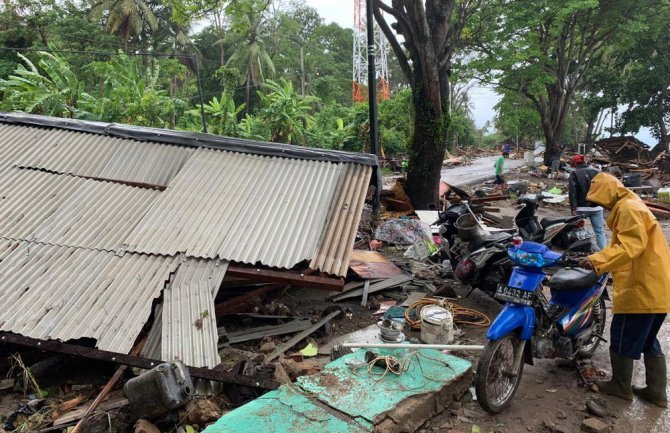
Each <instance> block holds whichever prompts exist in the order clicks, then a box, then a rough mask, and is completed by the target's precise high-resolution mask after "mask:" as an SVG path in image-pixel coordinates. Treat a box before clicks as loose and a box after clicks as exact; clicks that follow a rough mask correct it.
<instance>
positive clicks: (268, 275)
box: [226, 265, 344, 290]
mask: <svg viewBox="0 0 670 433" xmlns="http://www.w3.org/2000/svg"><path fill="white" fill-rule="evenodd" d="M226 276H231V277H241V278H247V279H249V280H254V281H263V282H267V283H278V284H290V285H292V286H296V287H305V288H308V289H324V290H342V287H344V279H343V278H334V277H322V276H319V275H307V273H305V272H303V273H296V272H292V271H283V272H282V271H273V270H270V269H264V268H253V267H249V266H236V265H231V266H228V270H227V271H226Z"/></svg>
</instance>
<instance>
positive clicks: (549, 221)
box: [540, 216, 574, 229]
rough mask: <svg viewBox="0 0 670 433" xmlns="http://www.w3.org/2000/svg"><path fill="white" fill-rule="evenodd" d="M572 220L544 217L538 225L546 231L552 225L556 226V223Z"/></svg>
mask: <svg viewBox="0 0 670 433" xmlns="http://www.w3.org/2000/svg"><path fill="white" fill-rule="evenodd" d="M571 218H574V217H571V216H569V217H546V218H542V221H540V225H541V226H542V228H543V229H546V228H547V227H549V226H550V225H552V224H558V223H564V222H566V221H568V220H569V219H571Z"/></svg>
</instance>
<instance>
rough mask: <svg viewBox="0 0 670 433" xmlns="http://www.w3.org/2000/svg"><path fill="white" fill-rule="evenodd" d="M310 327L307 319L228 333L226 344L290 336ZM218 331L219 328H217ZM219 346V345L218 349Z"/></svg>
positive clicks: (310, 324)
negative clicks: (276, 336) (275, 336)
mask: <svg viewBox="0 0 670 433" xmlns="http://www.w3.org/2000/svg"><path fill="white" fill-rule="evenodd" d="M311 326H312V321H311V320H309V319H295V320H292V321H290V322H288V323H283V324H281V325H268V326H258V327H255V328H249V329H245V330H242V331H237V332H229V333H227V335H228V341H227V343H228V344H235V343H241V342H243V341H249V340H257V339H259V338H263V337H272V336H274V335H284V334H292V333H294V332H298V331H304V330H305V329H307V328H309V327H311ZM219 329H220V328H219ZM220 347H221V345H219V348H220Z"/></svg>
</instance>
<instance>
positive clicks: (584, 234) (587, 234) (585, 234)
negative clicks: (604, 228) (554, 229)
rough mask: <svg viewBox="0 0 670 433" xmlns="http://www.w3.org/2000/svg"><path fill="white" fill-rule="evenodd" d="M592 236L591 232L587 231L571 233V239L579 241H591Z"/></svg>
mask: <svg viewBox="0 0 670 433" xmlns="http://www.w3.org/2000/svg"><path fill="white" fill-rule="evenodd" d="M591 236H593V235H592V233H591V232H589V231H587V230H576V231H574V232H572V233H570V237H571V238H573V239H574V240H577V241H583V240H584V239H589V238H590V237H591Z"/></svg>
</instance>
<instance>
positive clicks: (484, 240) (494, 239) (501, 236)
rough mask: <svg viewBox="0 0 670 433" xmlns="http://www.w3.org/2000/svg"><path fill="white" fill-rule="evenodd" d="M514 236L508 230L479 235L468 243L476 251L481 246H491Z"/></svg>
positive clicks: (471, 249)
mask: <svg viewBox="0 0 670 433" xmlns="http://www.w3.org/2000/svg"><path fill="white" fill-rule="evenodd" d="M511 238H512V234H511V233H508V232H500V233H494V234H490V235H486V236H477V237H475V238H473V239H472V240H471V241H470V244H469V245H468V246H469V248H470V251H475V250H478V249H480V248H481V247H489V246H491V245H493V244H496V243H500V242H504V241H506V240H508V239H511Z"/></svg>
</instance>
